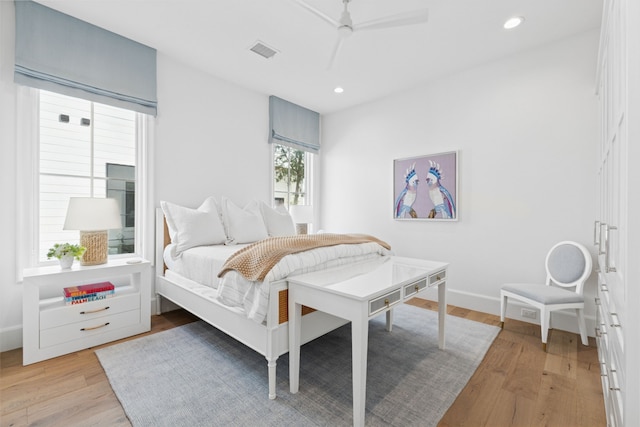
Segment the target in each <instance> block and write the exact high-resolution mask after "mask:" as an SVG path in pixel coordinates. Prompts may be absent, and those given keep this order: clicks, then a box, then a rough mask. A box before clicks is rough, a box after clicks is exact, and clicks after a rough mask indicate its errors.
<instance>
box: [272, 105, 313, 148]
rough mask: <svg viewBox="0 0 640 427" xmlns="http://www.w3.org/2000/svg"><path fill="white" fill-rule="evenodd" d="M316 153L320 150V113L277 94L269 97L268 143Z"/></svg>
mask: <svg viewBox="0 0 640 427" xmlns="http://www.w3.org/2000/svg"><path fill="white" fill-rule="evenodd" d="M273 142H276V143H278V144H283V145H287V146H289V147H293V148H296V149H298V150H303V151H309V152H312V153H317V152H318V151H319V150H320V114H319V113H316V112H315V111H311V110H309V109H306V108H304V107H301V106H299V105H296V104H293V103H291V102H289V101H285V100H284V99H281V98H278V97H277V96H273V95H272V96H270V97H269V143H270V144H271V143H273Z"/></svg>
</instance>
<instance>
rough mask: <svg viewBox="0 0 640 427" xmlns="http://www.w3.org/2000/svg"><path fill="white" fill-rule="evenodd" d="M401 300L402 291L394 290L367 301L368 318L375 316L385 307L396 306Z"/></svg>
mask: <svg viewBox="0 0 640 427" xmlns="http://www.w3.org/2000/svg"><path fill="white" fill-rule="evenodd" d="M401 299H402V289H400V288H398V289H395V290H393V291H391V292H389V293H388V294H385V295H382V296H380V297H378V298H374V299H372V300H370V301H369V316H371V315H373V314H376V313H378V312H380V311H382V310H384V309H386V308H387V307H390V306H392V305H394V304H397V303H398V302H400V300H401Z"/></svg>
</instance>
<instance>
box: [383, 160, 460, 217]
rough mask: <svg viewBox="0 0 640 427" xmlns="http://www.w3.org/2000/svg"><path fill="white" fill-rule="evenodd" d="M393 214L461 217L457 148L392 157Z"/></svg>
mask: <svg viewBox="0 0 640 427" xmlns="http://www.w3.org/2000/svg"><path fill="white" fill-rule="evenodd" d="M393 200H394V205H393V217H394V218H395V219H398V220H427V221H457V220H458V152H457V151H450V152H447V153H439V154H430V155H426V156H419V157H408V158H406V159H397V160H394V161H393Z"/></svg>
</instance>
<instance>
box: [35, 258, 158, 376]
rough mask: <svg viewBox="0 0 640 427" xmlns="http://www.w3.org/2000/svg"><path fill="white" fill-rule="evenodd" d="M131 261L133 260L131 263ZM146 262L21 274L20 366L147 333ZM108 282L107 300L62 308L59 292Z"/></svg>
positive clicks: (54, 268) (148, 287) (148, 276)
mask: <svg viewBox="0 0 640 427" xmlns="http://www.w3.org/2000/svg"><path fill="white" fill-rule="evenodd" d="M129 262H131V261H129ZM150 280H151V267H150V263H149V261H146V260H142V261H140V262H136V263H128V262H127V259H118V260H111V261H109V262H108V263H106V264H101V265H94V266H80V265H79V264H78V263H77V262H76V263H74V266H73V268H71V269H68V270H62V269H61V268H60V267H59V266H57V265H56V266H47V267H38V268H29V269H25V270H24V282H23V284H24V294H23V299H22V304H23V307H22V347H23V355H22V363H23V364H24V365H28V364H31V363H35V362H39V361H41V360H45V359H50V358H52V357H56V356H60V355H63V354H67V353H72V352H74V351H78V350H82V349H85V348H89V347H93V346H96V345H100V344H104V343H106V342H110V341H114V340H118V339H121V338H125V337H129V336H132V335H136V334H140V333H143V332H147V331H149V330H150V329H151V303H150V298H151V282H150ZM104 281H110V282H111V283H113V284H114V285H115V287H116V288H115V294H114V296H113V297H111V298H107V299H103V300H99V301H91V302H86V303H82V304H76V305H65V302H64V298H63V296H62V295H63V293H62V289H63V288H65V287H67V286H77V285H84V284H89V283H98V282H104Z"/></svg>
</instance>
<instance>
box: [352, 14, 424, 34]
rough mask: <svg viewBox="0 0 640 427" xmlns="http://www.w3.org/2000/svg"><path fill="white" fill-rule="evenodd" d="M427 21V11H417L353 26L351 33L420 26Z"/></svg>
mask: <svg viewBox="0 0 640 427" xmlns="http://www.w3.org/2000/svg"><path fill="white" fill-rule="evenodd" d="M428 19H429V11H428V10H427V9H418V10H414V11H411V12H405V13H399V14H397V15H393V16H388V17H386V18H380V19H374V20H372V21H367V22H363V23H361V24H358V25H354V26H353V31H356V30H358V31H360V30H379V29H382V28H392V27H400V26H403V25H415V24H422V23H423V22H427V20H428Z"/></svg>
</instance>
